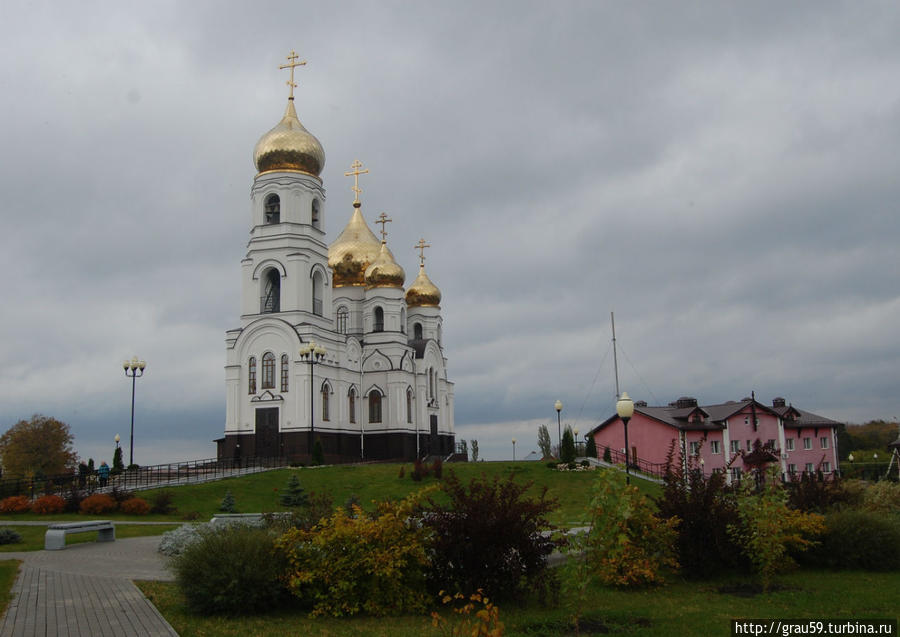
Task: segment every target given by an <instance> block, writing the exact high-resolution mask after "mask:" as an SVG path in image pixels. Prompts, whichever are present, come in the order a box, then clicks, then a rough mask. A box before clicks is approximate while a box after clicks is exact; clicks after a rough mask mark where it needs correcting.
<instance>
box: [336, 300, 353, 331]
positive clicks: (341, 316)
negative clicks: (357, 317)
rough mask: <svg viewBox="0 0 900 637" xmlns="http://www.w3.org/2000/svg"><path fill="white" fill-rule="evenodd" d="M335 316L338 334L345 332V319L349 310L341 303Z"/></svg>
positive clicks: (348, 315)
mask: <svg viewBox="0 0 900 637" xmlns="http://www.w3.org/2000/svg"><path fill="white" fill-rule="evenodd" d="M335 316H336V318H335V323H336V325H337V331H338V334H346V333H347V319H348V318H349V317H350V310H348V309H347V308H346V307H344V306H343V305H342V306H341V307H339V308H338V311H337V314H336V315H335Z"/></svg>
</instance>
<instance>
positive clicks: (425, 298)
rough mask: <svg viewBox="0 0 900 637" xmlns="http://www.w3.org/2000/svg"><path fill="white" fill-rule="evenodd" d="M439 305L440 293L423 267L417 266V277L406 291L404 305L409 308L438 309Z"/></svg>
mask: <svg viewBox="0 0 900 637" xmlns="http://www.w3.org/2000/svg"><path fill="white" fill-rule="evenodd" d="M440 303H441V291H440V290H439V289H438V286H436V285H435V284H434V283H432V282H431V279H429V278H428V275H427V274H425V265H424V264H422V265H420V266H419V275H418V276H417V277H416V280H415V281H413V282H412V285H410V286H409V288H408V289H407V290H406V305H408V306H409V307H438V306H439V305H440Z"/></svg>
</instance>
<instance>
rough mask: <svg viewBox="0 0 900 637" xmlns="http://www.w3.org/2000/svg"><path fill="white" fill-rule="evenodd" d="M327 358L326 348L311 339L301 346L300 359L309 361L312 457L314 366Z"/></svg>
mask: <svg viewBox="0 0 900 637" xmlns="http://www.w3.org/2000/svg"><path fill="white" fill-rule="evenodd" d="M323 358H325V348H324V347H322V346H321V345H316V343H315V342H314V341H312V340H310V342H309V343H307V344H306V345H304V346H303V347H301V348H300V360H303V361H306V362H307V363H309V437H308V439H307V441H306V445H307V449H308V450H309V455H310V457H312V452H313V445H314V444H315V440H314V439H315V436H316V426H315V406H314V404H313V396H314V395H315V394H314V393H313V392H314V391H315V390H314V389H313V366H314V365H317V364H319V363H321V362H322V359H323Z"/></svg>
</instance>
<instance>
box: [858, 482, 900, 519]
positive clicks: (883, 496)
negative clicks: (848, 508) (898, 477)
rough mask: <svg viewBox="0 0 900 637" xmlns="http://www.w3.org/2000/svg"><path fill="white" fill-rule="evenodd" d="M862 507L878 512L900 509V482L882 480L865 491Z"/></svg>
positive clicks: (890, 511)
mask: <svg viewBox="0 0 900 637" xmlns="http://www.w3.org/2000/svg"><path fill="white" fill-rule="evenodd" d="M862 508H863V509H865V510H866V511H873V512H876V513H897V512H898V511H900V483H897V482H889V481H887V480H882V481H880V482H876V483H875V484H871V485H869V486H868V488H867V489H866V490H865V491H864V492H863V496H862Z"/></svg>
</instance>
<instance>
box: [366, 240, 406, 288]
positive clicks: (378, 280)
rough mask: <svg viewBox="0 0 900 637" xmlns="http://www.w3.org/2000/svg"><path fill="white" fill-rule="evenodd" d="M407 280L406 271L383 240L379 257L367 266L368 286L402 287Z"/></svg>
mask: <svg viewBox="0 0 900 637" xmlns="http://www.w3.org/2000/svg"><path fill="white" fill-rule="evenodd" d="M405 282H406V272H404V271H403V268H401V267H400V264H399V263H397V261H396V260H395V259H394V255H393V254H392V253H391V250H390V248H388V247H387V243H385V242H384V241H382V242H381V250H380V251H379V252H378V258H376V259H375V261H374V262H373V263H372V265H370V266H369V267H368V268H366V287H368V288H402V287H403V284H404V283H405Z"/></svg>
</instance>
